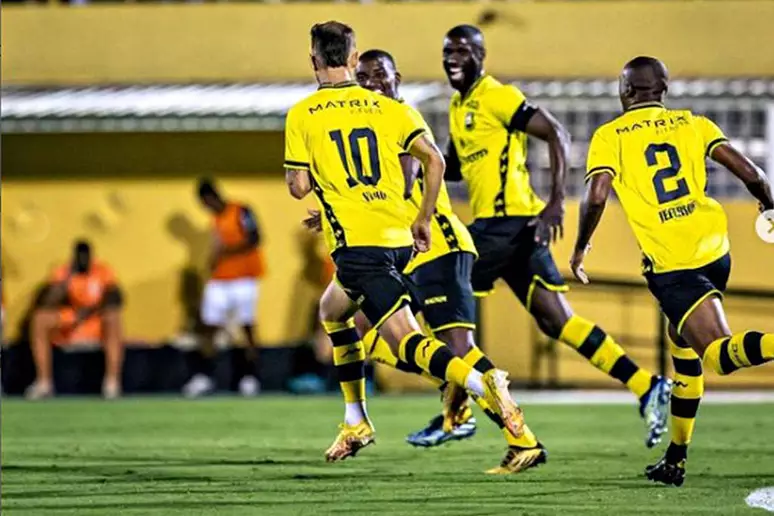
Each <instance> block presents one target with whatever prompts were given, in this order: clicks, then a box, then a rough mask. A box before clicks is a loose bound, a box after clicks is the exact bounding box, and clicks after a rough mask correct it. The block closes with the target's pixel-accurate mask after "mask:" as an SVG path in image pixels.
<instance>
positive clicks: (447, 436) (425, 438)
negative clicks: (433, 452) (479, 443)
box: [406, 408, 476, 448]
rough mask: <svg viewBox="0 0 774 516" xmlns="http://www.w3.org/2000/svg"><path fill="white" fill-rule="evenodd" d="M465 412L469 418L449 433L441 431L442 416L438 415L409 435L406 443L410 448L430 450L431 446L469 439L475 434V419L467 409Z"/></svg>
mask: <svg viewBox="0 0 774 516" xmlns="http://www.w3.org/2000/svg"><path fill="white" fill-rule="evenodd" d="M467 412H468V413H469V414H470V416H469V417H468V418H467V419H465V420H464V421H463V422H461V423H459V424H455V425H454V426H453V427H452V429H451V431H450V432H446V431H444V429H443V421H444V417H443V414H439V415H437V416H436V417H434V418H433V419H432V420H431V421H430V423H429V424H428V425H427V426H426V427H425V428H423V429H422V430H419V431H418V432H414V433H413V434H409V435H408V436H407V437H406V442H407V443H409V444H410V445H412V446H418V447H421V448H432V447H433V446H440V445H442V444H443V443H445V442H448V441H460V440H463V439H469V438H470V437H473V436H474V435H475V434H476V418H474V417H473V415H472V413H470V409H469V408H468V410H467Z"/></svg>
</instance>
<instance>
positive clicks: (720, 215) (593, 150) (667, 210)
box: [586, 103, 729, 273]
mask: <svg viewBox="0 0 774 516" xmlns="http://www.w3.org/2000/svg"><path fill="white" fill-rule="evenodd" d="M725 141H727V140H726V138H725V136H724V135H723V133H722V132H721V130H720V129H719V128H718V127H717V126H716V125H715V124H714V123H713V122H711V121H710V120H708V119H707V118H705V117H703V116H698V115H694V114H693V113H691V112H690V111H682V110H671V109H666V108H665V107H664V106H662V105H661V104H659V103H646V104H640V105H636V106H634V107H632V108H630V109H629V110H628V111H626V112H625V113H623V114H622V115H621V116H619V117H618V118H616V119H615V120H613V121H611V122H608V123H607V124H605V125H603V126H601V127H600V128H599V129H597V131H596V132H595V133H594V136H593V138H592V139H591V146H590V148H589V155H588V163H587V168H586V170H587V172H586V180H589V179H590V178H591V177H593V176H595V175H597V174H610V175H611V176H613V188H614V189H615V192H616V195H617V196H618V199H619V200H620V202H621V205H622V206H623V208H624V211H625V212H626V217H627V219H628V220H629V224H630V225H631V227H632V230H633V231H634V235H635V237H636V238H637V242H638V243H639V246H640V248H641V249H642V253H643V255H644V256H643V268H644V271H643V272H654V273H661V272H669V271H674V270H684V269H695V268H698V267H702V266H704V265H707V264H708V263H711V262H713V261H715V260H717V259H718V258H720V257H721V256H723V255H725V254H726V253H728V251H729V242H728V230H727V222H726V215H725V213H724V211H723V208H722V207H721V206H720V204H719V203H718V202H717V201H716V200H714V199H712V198H711V197H709V196H707V194H706V192H705V189H706V186H707V169H706V166H705V158H706V157H707V156H709V155H711V153H712V151H713V150H714V149H715V148H716V147H717V146H718V145H720V144H722V143H724V142H725Z"/></svg>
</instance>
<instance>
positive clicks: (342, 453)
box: [325, 421, 375, 462]
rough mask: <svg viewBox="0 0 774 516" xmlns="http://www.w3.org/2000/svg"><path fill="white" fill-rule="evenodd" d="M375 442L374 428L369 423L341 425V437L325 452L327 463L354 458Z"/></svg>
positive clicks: (338, 436) (337, 437)
mask: <svg viewBox="0 0 774 516" xmlns="http://www.w3.org/2000/svg"><path fill="white" fill-rule="evenodd" d="M374 442H375V438H374V427H373V426H371V423H370V422H369V421H363V422H361V423H358V424H357V425H352V426H350V425H347V424H346V423H342V424H340V425H339V435H337V436H336V440H334V441H333V444H331V446H330V448H328V449H327V450H326V451H325V461H326V462H336V461H340V460H344V459H346V458H347V457H354V456H355V455H357V452H359V451H360V450H361V449H363V448H365V447H366V446H368V445H369V444H373V443H374Z"/></svg>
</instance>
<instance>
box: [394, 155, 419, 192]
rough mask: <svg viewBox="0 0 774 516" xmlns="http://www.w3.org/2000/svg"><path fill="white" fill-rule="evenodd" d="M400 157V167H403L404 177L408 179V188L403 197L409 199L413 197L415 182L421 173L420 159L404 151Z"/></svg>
mask: <svg viewBox="0 0 774 516" xmlns="http://www.w3.org/2000/svg"><path fill="white" fill-rule="evenodd" d="M398 159H400V168H402V169H403V179H404V180H405V181H406V190H405V191H404V192H403V198H404V199H408V198H410V197H411V192H412V191H413V190H414V182H416V180H417V175H418V174H419V161H417V159H416V158H414V156H412V155H411V154H409V153H404V154H401V155H400V156H398Z"/></svg>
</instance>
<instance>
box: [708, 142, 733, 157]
mask: <svg viewBox="0 0 774 516" xmlns="http://www.w3.org/2000/svg"><path fill="white" fill-rule="evenodd" d="M727 141H728V138H715V139H714V140H712V141H711V142H710V144H709V145H707V152H706V156H707V157H708V158H709V157H710V154H712V151H714V150H715V147H717V146H718V145H720V144H721V143H726V142H727Z"/></svg>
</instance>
